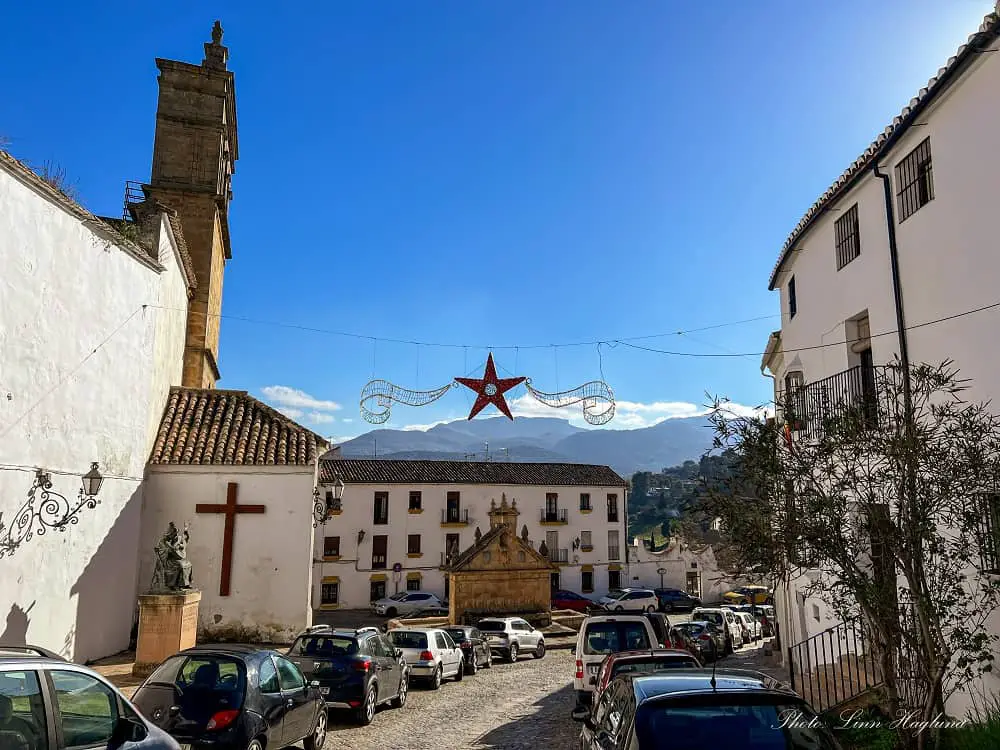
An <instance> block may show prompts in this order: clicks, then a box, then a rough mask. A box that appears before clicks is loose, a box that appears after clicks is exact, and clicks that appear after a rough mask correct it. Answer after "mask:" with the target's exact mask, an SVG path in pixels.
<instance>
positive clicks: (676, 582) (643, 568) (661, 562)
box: [626, 539, 734, 604]
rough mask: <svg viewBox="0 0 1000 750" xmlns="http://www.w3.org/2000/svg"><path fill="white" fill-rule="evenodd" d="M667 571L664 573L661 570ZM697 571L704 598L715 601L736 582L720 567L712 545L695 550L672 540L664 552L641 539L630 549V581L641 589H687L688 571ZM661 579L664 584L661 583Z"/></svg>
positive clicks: (706, 600) (705, 601) (705, 600)
mask: <svg viewBox="0 0 1000 750" xmlns="http://www.w3.org/2000/svg"><path fill="white" fill-rule="evenodd" d="M661 569H662V570H663V571H665V572H664V573H663V575H662V576H661V575H660V573H659V572H658V571H659V570H661ZM688 573H697V574H698V576H699V580H700V585H701V600H702V602H704V603H706V604H707V603H709V602H716V601H718V600H719V599H720V598H721V597H722V594H724V593H725V592H726V591H729V590H730V589H731V588H732V587H733V585H734V582H733V581H732V580H730V579H729V578H727V577H726V576H725V575H724V574H723V572H722V571H720V570H719V567H718V564H717V563H716V560H715V552H714V551H713V550H712V548H711V547H704V548H701V549H699V551H695V550H694V549H692V548H691V547H690V546H688V545H687V544H686V543H683V542H681V541H680V540H677V539H672V540H671V543H670V545H669V546H668V547H667V548H666V549H664V550H663V551H661V552H651V551H650V550H648V549H646V548H645V546H644V545H643V544H642V542H641V541H640V542H639V544H638V545H633V546H631V547H630V548H629V565H628V582H627V584H626V585H628V586H634V587H641V588H659V587H660V586H661V585H662V586H663V587H665V588H674V589H680V590H681V591H687V574H688ZM661 580H662V584H661Z"/></svg>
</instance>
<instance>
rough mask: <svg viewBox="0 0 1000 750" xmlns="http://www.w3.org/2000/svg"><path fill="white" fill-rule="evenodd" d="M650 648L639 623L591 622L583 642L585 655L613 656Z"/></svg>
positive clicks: (647, 638)
mask: <svg viewBox="0 0 1000 750" xmlns="http://www.w3.org/2000/svg"><path fill="white" fill-rule="evenodd" d="M648 648H651V646H650V644H649V637H648V636H647V635H646V627H645V626H644V625H643V623H641V622H592V623H590V624H589V625H587V633H586V637H585V638H584V642H583V653H585V654H614V653H617V652H619V651H641V650H644V649H648Z"/></svg>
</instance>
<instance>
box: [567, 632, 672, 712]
mask: <svg viewBox="0 0 1000 750" xmlns="http://www.w3.org/2000/svg"><path fill="white" fill-rule="evenodd" d="M663 647H664V644H662V643H660V642H659V641H658V640H657V638H656V631H655V630H653V625H652V624H651V623H650V621H649V618H647V617H646V616H644V615H595V616H594V617H588V618H587V619H586V620H584V621H583V624H582V625H581V626H580V632H579V633H578V634H577V636H576V646H574V647H573V654H574V655H575V656H576V676H575V677H574V678H573V688H574V689H575V690H576V701H577V703H578V704H580V705H582V706H586V705H589V704H590V701H591V698H593V697H594V684H595V683H596V682H597V673H598V672H600V670H601V663H602V662H603V661H604V657H605V656H607V655H608V654H615V653H618V652H619V651H644V650H649V649H654V648H663Z"/></svg>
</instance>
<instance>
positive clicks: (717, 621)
mask: <svg viewBox="0 0 1000 750" xmlns="http://www.w3.org/2000/svg"><path fill="white" fill-rule="evenodd" d="M695 620H704V621H705V622H710V623H712V624H713V625H715V626H716V627H718V628H721V630H722V632H723V633H725V634H726V649H727V650H728V651H730V652H732V651H734V650H735V649H738V648H740V647H741V646H742V645H743V626H742V625H740V622H739V620H737V619H736V613H735V612H733V611H732V610H731V609H726V608H725V607H695V608H694V609H693V610H692V611H691V621H692V622H694V621H695Z"/></svg>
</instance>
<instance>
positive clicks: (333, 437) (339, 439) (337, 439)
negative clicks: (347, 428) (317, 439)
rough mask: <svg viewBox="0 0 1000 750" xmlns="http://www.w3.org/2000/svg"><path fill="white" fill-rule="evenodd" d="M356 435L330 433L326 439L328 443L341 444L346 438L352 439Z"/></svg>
mask: <svg viewBox="0 0 1000 750" xmlns="http://www.w3.org/2000/svg"><path fill="white" fill-rule="evenodd" d="M356 437H357V435H331V436H329V437H328V438H327V440H328V441H329V442H330V445H342V444H343V443H346V442H347V441H348V440H354V438H356Z"/></svg>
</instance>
